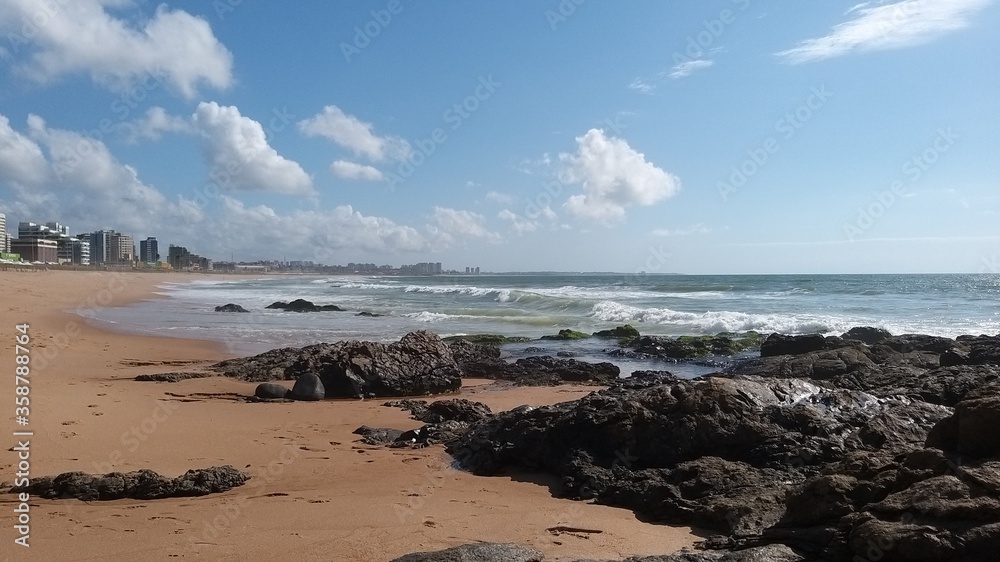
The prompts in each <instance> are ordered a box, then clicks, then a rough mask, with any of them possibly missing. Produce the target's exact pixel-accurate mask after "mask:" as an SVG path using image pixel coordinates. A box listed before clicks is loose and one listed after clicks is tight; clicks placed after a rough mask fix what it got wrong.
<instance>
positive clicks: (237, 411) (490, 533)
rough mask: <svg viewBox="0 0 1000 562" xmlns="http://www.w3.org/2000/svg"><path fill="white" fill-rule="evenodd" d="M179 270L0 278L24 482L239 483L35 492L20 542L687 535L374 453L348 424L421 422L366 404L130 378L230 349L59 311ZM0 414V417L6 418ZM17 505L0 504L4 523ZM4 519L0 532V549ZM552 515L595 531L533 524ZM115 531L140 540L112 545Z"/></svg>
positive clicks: (125, 293) (100, 549) (569, 546)
mask: <svg viewBox="0 0 1000 562" xmlns="http://www.w3.org/2000/svg"><path fill="white" fill-rule="evenodd" d="M193 275H195V274H189V273H176V274H169V273H168V274H164V273H160V272H156V273H143V272H121V273H119V272H86V273H84V272H73V271H67V272H62V271H54V270H50V271H41V272H37V273H36V274H34V275H24V274H23V273H21V272H0V281H2V282H3V286H4V292H5V293H6V294H7V295H8V296H9V298H8V299H6V302H5V303H4V306H5V307H6V309H7V310H6V311H5V314H4V317H5V319H9V320H8V322H7V323H6V325H3V326H0V341H3V342H8V343H7V344H5V345H2V346H0V361H2V362H3V363H4V364H7V365H13V364H14V343H13V342H14V335H15V329H14V324H15V323H21V322H27V323H28V324H29V326H30V328H29V330H30V331H29V333H30V334H31V344H30V345H31V352H32V353H34V354H35V355H33V356H32V357H33V361H36V362H35V363H33V368H34V371H33V373H32V379H31V395H30V396H31V398H32V404H31V421H30V425H29V426H28V427H29V428H30V429H31V430H32V431H33V432H34V436H33V437H32V438H31V452H32V456H31V475H32V477H39V476H54V475H56V474H59V473H62V472H67V471H74V470H79V471H83V472H88V473H96V472H110V471H113V470H114V471H123V472H127V471H131V470H139V469H151V470H154V471H156V472H159V473H160V474H163V475H164V476H169V477H173V476H177V475H179V474H181V473H183V472H185V471H186V470H188V469H192V468H206V467H209V466H214V465H223V464H232V465H233V466H235V467H237V468H239V469H241V470H246V471H248V472H250V473H251V474H252V475H253V479H252V480H251V481H250V482H249V483H248V484H247V485H246V486H244V487H242V488H237V489H235V490H233V491H230V492H227V493H223V494H214V495H210V496H205V497H199V498H179V499H165V500H156V501H151V502H142V501H134V500H119V501H113V502H90V503H86V502H80V501H77V500H42V499H37V498H32V499H31V501H30V505H31V545H32V546H33V547H35V548H34V549H33V551H34V554H35V555H36V556H40V558H39V559H74V560H107V559H109V558H110V559H119V558H121V559H137V560H144V559H152V558H157V559H158V558H162V557H163V556H164V555H170V556H174V557H177V558H180V559H187V560H217V559H234V558H242V559H246V560H274V559H285V558H289V557H297V558H304V559H311V558H315V557H324V558H332V559H343V560H357V561H372V562H376V561H384V560H389V559H391V558H393V557H395V556H399V555H402V554H406V553H409V552H415V551H422V550H423V551H426V550H435V549H439V548H445V547H449V546H455V545H457V544H462V543H466V542H474V541H479V540H486V541H498V542H516V543H519V544H527V545H531V546H534V547H535V548H538V549H539V550H541V551H543V552H544V553H545V554H546V556H547V558H546V559H547V560H555V561H558V560H563V559H573V558H584V557H589V558H608V559H617V558H621V557H622V555H623V554H624V555H653V554H665V553H670V552H674V551H676V550H678V549H680V548H683V547H687V546H691V545H692V544H693V543H694V541H696V540H698V538H699V536H698V535H697V534H695V533H694V532H693V531H692V530H691V529H689V528H687V527H672V526H667V525H651V524H648V523H643V522H641V521H639V520H638V519H637V518H636V517H635V515H634V514H633V513H632V512H631V511H628V510H624V509H618V508H611V507H607V506H599V505H590V504H587V503H584V502H576V501H571V500H563V499H558V498H554V497H552V494H551V492H550V491H549V488H548V487H547V486H545V485H543V484H545V482H544V479H539V478H537V477H536V476H534V475H522V474H512V475H508V476H503V477H490V478H485V477H478V476H473V475H471V474H468V473H465V472H460V471H456V470H453V469H451V468H450V465H449V463H448V460H447V457H446V455H445V453H444V452H443V450H441V449H440V448H439V447H428V448H425V449H418V450H386V449H383V448H378V447H368V446H365V445H362V444H360V443H357V442H355V439H356V437H357V436H356V435H353V434H352V431H353V430H354V429H355V428H357V427H358V426H360V425H364V424H368V425H378V426H388V427H397V428H401V429H413V428H416V427H419V426H420V425H421V424H420V422H417V421H414V420H412V419H410V418H409V416H408V414H406V413H405V412H402V411H400V410H397V409H394V408H387V407H383V406H381V405H380V404H381V402H382V401H379V400H375V401H326V402H320V403H291V404H248V403H241V402H237V401H236V400H235V399H234V397H235V396H237V395H249V394H251V393H252V392H253V387H254V385H253V384H252V383H245V382H240V381H235V380H232V379H226V378H222V377H211V378H204V379H192V380H187V381H182V382H179V383H149V382H135V381H133V380H132V379H133V378H134V377H135V376H136V375H139V374H145V373H159V372H169V371H179V370H191V369H192V368H196V367H198V366H203V365H207V364H209V363H214V362H216V361H219V360H222V359H225V358H228V357H229V356H230V355H227V354H226V353H224V348H225V345H224V344H220V343H219V342H215V341H206V340H191V339H179V338H166V337H158V336H147V335H135V334H123V333H118V332H114V331H108V330H106V329H104V328H103V327H101V326H95V325H93V324H91V323H89V322H87V321H86V320H85V319H83V318H82V317H80V316H78V315H76V314H75V313H74V312H73V310H76V309H78V308H81V307H83V308H86V307H90V306H121V305H125V304H129V303H133V302H139V301H142V300H154V299H158V298H164V297H163V296H162V295H155V294H154V292H155V290H156V288H157V286H158V285H160V284H162V283H164V282H166V281H171V282H172V281H173V280H174V279H175V278H176V279H177V281H178V282H185V281H190V280H194V279H196V277H192V276H193ZM205 277H206V278H208V279H213V280H216V279H220V274H211V275H210V276H208V275H206V276H205ZM235 277H237V278H239V279H245V278H248V277H247V276H244V275H237V276H235ZM483 386H484V385H483V384H482V381H476V380H469V381H468V383H467V384H466V385H463V389H462V391H461V392H460V395H462V396H466V397H469V398H470V399H473V400H479V401H482V402H486V403H487V404H489V405H490V406H491V407H493V408H494V410H503V409H510V408H513V407H515V406H518V405H520V404H525V403H528V404H533V405H543V404H550V403H555V402H563V401H568V400H572V399H575V398H578V397H581V396H584V395H586V394H588V393H589V392H590V391H591V390H593V388H592V387H573V386H564V387H556V388H521V389H512V390H501V391H498V390H493V389H488V388H484V387H483ZM9 408H13V405H10V406H9ZM262 410H266V412H264V411H262ZM12 414H13V412H12V411H11V412H8V413H7V415H5V416H4V417H5V418H6V419H8V420H10V421H8V424H9V425H8V427H11V426H13V419H12ZM8 416H10V417H8ZM15 464H16V457H15V453H13V452H10V451H5V453H4V454H2V455H0V481H4V482H8V483H9V482H11V481H12V480H13V479H14V472H15ZM14 499H15V498H14V496H11V495H6V494H5V495H2V496H0V512H3V513H5V514H7V515H5V516H4V517H5V518H10V517H11V514H12V509H13V508H14V507H15V503H14ZM359 505H362V506H366V507H365V509H363V510H358V509H357V506H359ZM6 521H8V524H5V525H4V528H6V529H7V531H6V532H5V533H3V534H2V535H3V536H2V537H0V540H3V541H13V540H14V538H15V532H14V531H13V529H12V528H11V526H10V524H9V523H10V522H11V520H10V519H6ZM558 525H571V526H575V527H581V528H588V529H601V530H603V533H601V534H598V535H592V536H590V537H575V536H572V535H566V534H562V535H560V536H555V535H553V534H552V533H550V532H548V531H547V529H549V528H552V527H555V526H558ZM129 535H133V536H135V537H136V538H138V537H142V541H128V540H121V539H122V537H123V536H124V537H128V536H129ZM262 536H267V537H269V539H268V540H263V541H262V540H259V537H262ZM275 539H278V540H275ZM15 546H16V545H15ZM5 549H6V547H5Z"/></svg>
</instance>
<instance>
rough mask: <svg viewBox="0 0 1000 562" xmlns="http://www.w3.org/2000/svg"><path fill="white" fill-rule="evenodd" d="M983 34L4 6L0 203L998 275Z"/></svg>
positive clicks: (442, 9) (505, 265)
mask: <svg viewBox="0 0 1000 562" xmlns="http://www.w3.org/2000/svg"><path fill="white" fill-rule="evenodd" d="M996 21H1000V0H937V1H935V2H922V1H920V0H895V1H893V0H886V1H883V2H862V3H858V2H847V1H842V2H828V3H822V4H787V5H781V6H777V5H772V4H770V3H758V2H752V1H751V0H711V1H709V2H699V3H680V4H678V3H659V2H652V1H648V0H642V1H639V2H631V3H628V4H625V5H620V4H605V3H597V2H559V1H556V0H546V1H544V2H541V3H524V4H511V3H498V2H482V3H477V4H476V5H475V7H474V8H469V7H465V6H462V7H461V8H458V7H456V6H455V5H452V4H440V5H436V4H432V5H425V4H416V3H410V2H405V1H396V0H386V1H381V0H379V1H375V0H372V1H369V2H361V3H324V4H319V5H315V6H312V5H310V6H304V5H284V4H274V3H252V2H236V1H231V0H221V1H219V2H196V1H194V0H178V1H170V2H167V3H164V4H148V3H132V2H126V3H122V2H112V1H111V0H76V1H74V2H44V3H37V2H32V1H30V0H10V1H9V2H7V3H5V7H4V8H2V9H0V38H2V39H0V54H2V56H0V73H2V74H3V76H4V78H5V79H4V80H3V81H2V82H0V99H2V100H3V103H2V110H0V212H2V213H5V214H6V215H7V223H8V229H9V230H12V229H11V228H10V226H9V225H10V224H13V221H19V220H29V221H31V220H36V219H42V220H59V221H65V223H66V224H70V225H73V228H75V229H77V231H78V232H94V231H98V230H100V229H103V228H115V229H117V230H119V231H121V232H125V233H130V234H131V235H133V236H135V240H142V239H145V238H149V237H152V238H156V239H157V240H158V241H160V242H161V243H162V244H177V245H181V246H184V247H188V248H191V251H192V252H198V253H199V254H200V255H202V256H214V257H217V258H218V259H227V258H228V257H229V256H232V255H234V254H235V255H236V256H238V257H241V258H242V259H243V260H245V261H259V260H265V259H281V260H288V261H314V262H317V263H349V262H368V261H371V260H376V261H378V262H386V263H397V264H407V263H410V264H413V263H422V262H423V263H436V262H444V263H446V264H454V265H453V266H452V267H455V268H459V269H460V270H464V267H466V264H476V266H478V267H481V268H483V270H492V271H516V270H521V271H543V270H547V271H553V270H562V271H619V272H625V273H633V272H638V271H647V272H680V273H799V272H801V273H838V272H840V273H868V272H873V273H878V272H889V273H893V272H979V271H992V272H1000V265H997V264H1000V225H998V223H997V220H996V219H997V217H998V216H1000V195H998V190H997V185H996V178H997V177H1000V159H998V158H997V157H996V156H997V154H1000V135H997V134H996V132H997V131H998V130H1000V102H998V101H997V100H998V99H1000V74H998V73H997V72H996V64H997V61H998V60H1000V46H998V43H997V42H996V40H995V38H994V37H993V34H994V30H993V27H994V26H993V25H991V24H992V23H993V22H996ZM94 30H105V31H104V32H101V33H95V31H94ZM164 30H170V31H169V32H165V31H164ZM262 38H274V39H275V40H273V41H271V40H267V41H263V40H262ZM291 38H294V41H293V40H285V39H291ZM68 99H70V100H72V101H73V103H72V104H67V103H66V100H68ZM160 252H161V253H163V250H162V249H161V250H160Z"/></svg>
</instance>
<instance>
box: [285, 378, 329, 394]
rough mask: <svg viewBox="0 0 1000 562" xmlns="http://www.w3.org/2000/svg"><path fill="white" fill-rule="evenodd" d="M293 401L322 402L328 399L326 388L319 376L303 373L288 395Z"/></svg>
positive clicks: (296, 379)
mask: <svg viewBox="0 0 1000 562" xmlns="http://www.w3.org/2000/svg"><path fill="white" fill-rule="evenodd" d="M288 397H289V398H291V399H292V400H322V399H324V398H326V388H325V387H324V386H323V381H322V380H320V378H319V375H317V374H315V373H303V374H301V375H299V376H298V377H296V378H295V384H294V385H292V390H291V391H290V392H289V393H288Z"/></svg>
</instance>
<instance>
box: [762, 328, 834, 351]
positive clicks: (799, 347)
mask: <svg viewBox="0 0 1000 562" xmlns="http://www.w3.org/2000/svg"><path fill="white" fill-rule="evenodd" d="M823 349H826V338H824V337H823V336H822V335H821V334H806V335H802V336H786V335H784V334H771V335H770V336H767V339H765V340H764V343H762V344H760V356H761V357H774V356H777V355H802V354H803V353H809V352H810V351H821V350H823Z"/></svg>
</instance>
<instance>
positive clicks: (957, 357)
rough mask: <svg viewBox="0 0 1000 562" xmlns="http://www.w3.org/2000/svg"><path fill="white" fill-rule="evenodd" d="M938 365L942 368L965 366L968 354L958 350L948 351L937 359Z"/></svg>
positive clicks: (967, 361)
mask: <svg viewBox="0 0 1000 562" xmlns="http://www.w3.org/2000/svg"><path fill="white" fill-rule="evenodd" d="M938 363H939V364H940V365H941V366H942V367H954V366H956V365H966V364H968V363H969V352H968V351H967V350H965V349H960V348H952V349H949V350H947V351H945V352H944V353H942V354H941V355H940V356H939V357H938Z"/></svg>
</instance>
